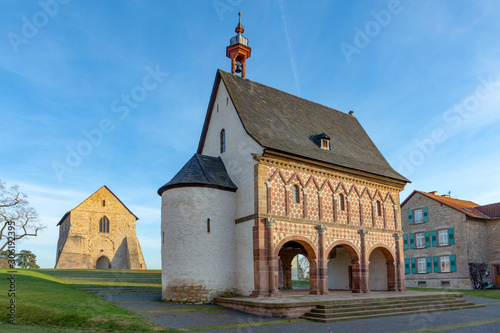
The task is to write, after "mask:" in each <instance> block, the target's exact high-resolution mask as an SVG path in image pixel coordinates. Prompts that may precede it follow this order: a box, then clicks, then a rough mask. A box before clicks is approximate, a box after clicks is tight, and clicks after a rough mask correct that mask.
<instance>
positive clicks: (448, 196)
mask: <svg viewBox="0 0 500 333" xmlns="http://www.w3.org/2000/svg"><path fill="white" fill-rule="evenodd" d="M442 197H445V198H451V196H450V195H449V194H443V195H442Z"/></svg>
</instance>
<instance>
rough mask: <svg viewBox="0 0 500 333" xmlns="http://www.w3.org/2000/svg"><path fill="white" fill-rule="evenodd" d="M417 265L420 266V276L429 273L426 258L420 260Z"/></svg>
mask: <svg viewBox="0 0 500 333" xmlns="http://www.w3.org/2000/svg"><path fill="white" fill-rule="evenodd" d="M417 264H418V273H419V274H423V273H427V262H426V260H425V258H418V259H417Z"/></svg>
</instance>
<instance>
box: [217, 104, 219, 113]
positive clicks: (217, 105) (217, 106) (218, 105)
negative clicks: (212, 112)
mask: <svg viewBox="0 0 500 333" xmlns="http://www.w3.org/2000/svg"><path fill="white" fill-rule="evenodd" d="M217 113H219V104H217Z"/></svg>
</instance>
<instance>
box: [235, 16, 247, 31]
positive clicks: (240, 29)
mask: <svg viewBox="0 0 500 333" xmlns="http://www.w3.org/2000/svg"><path fill="white" fill-rule="evenodd" d="M238 16H239V17H238V25H237V26H236V29H234V31H235V32H241V33H243V31H245V29H244V28H243V26H242V25H241V12H239V13H238Z"/></svg>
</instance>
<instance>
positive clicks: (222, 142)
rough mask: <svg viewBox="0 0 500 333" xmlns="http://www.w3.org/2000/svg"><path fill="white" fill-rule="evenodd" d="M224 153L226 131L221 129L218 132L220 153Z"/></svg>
mask: <svg viewBox="0 0 500 333" xmlns="http://www.w3.org/2000/svg"><path fill="white" fill-rule="evenodd" d="M225 151H226V130H225V129H222V131H220V152H221V153H223V152H225Z"/></svg>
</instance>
